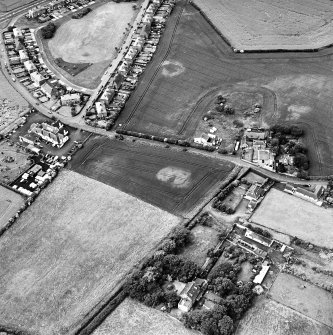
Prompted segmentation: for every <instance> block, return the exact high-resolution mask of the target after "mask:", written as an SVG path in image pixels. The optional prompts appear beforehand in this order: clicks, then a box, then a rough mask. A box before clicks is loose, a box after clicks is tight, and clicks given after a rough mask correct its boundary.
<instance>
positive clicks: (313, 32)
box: [195, 0, 333, 50]
mask: <svg viewBox="0 0 333 335" xmlns="http://www.w3.org/2000/svg"><path fill="white" fill-rule="evenodd" d="M195 3H196V4H197V5H198V6H199V7H200V8H201V9H202V11H203V12H204V13H205V15H206V16H207V17H208V18H209V19H210V21H211V22H212V24H213V25H214V26H215V27H216V28H217V29H218V30H219V31H220V32H221V33H222V35H223V36H225V38H226V39H227V40H228V41H229V43H230V44H231V45H232V46H233V47H234V48H236V49H238V50H302V49H315V48H321V47H324V46H326V45H330V44H332V43H333V38H332V32H333V20H332V4H331V3H330V1H329V0H321V1H313V0H305V1H304V0H295V1H292V2H290V1H287V0H278V1H273V0H268V1H261V0H250V1H245V0H237V1H232V0H227V1H219V0H195Z"/></svg>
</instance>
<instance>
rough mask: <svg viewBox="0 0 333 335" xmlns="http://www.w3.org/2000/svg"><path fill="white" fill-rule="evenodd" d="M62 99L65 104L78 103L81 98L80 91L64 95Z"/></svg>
mask: <svg viewBox="0 0 333 335" xmlns="http://www.w3.org/2000/svg"><path fill="white" fill-rule="evenodd" d="M60 100H61V104H62V105H63V106H70V105H74V104H78V103H79V102H80V100H81V97H80V94H79V93H72V94H65V95H62V96H61V98H60Z"/></svg>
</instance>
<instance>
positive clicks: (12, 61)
mask: <svg viewBox="0 0 333 335" xmlns="http://www.w3.org/2000/svg"><path fill="white" fill-rule="evenodd" d="M8 60H9V64H10V65H17V64H20V63H21V59H20V57H19V56H14V57H9V58H8Z"/></svg>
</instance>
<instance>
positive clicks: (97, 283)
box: [0, 170, 180, 335]
mask: <svg viewBox="0 0 333 335" xmlns="http://www.w3.org/2000/svg"><path fill="white" fill-rule="evenodd" d="M179 222H180V219H179V218H177V217H175V216H173V215H171V214H169V213H167V212H165V211H163V210H161V209H159V208H157V207H154V206H152V205H150V204H147V203H144V202H143V201H141V200H138V199H137V198H134V197H132V196H130V195H128V194H125V193H123V192H121V191H119V190H117V189H115V188H113V187H110V186H108V185H105V184H103V183H100V182H98V181H95V180H93V179H90V178H87V177H85V176H82V175H80V174H78V173H75V172H72V171H68V170H63V171H62V172H61V173H60V174H59V176H58V177H57V179H56V180H55V181H54V182H53V183H52V184H51V185H50V186H48V188H47V189H46V190H44V191H43V193H42V194H41V195H40V196H39V197H38V199H37V200H36V201H35V202H34V203H33V204H32V205H31V206H30V207H29V208H28V209H27V210H26V211H25V212H24V213H23V214H22V215H21V217H20V218H19V219H18V221H17V222H15V224H14V225H13V226H12V227H11V228H10V229H9V230H7V232H6V233H5V234H4V235H3V236H2V237H1V239H0V253H1V259H0V324H1V326H2V327H9V328H14V329H17V330H21V331H25V332H27V333H29V334H36V335H54V334H57V335H61V334H66V335H69V334H74V333H75V331H76V330H77V329H78V328H79V327H80V325H82V323H84V322H85V318H89V316H90V315H91V314H93V313H95V312H96V310H97V309H98V308H99V307H100V303H101V302H103V300H105V301H107V299H109V298H110V296H112V294H113V293H114V291H115V290H116V289H118V288H119V286H120V285H121V283H122V282H123V280H124V278H125V276H126V274H127V273H128V272H129V271H130V270H131V269H132V268H133V266H135V265H136V264H137V263H138V262H140V261H142V259H143V258H144V257H145V256H146V255H147V254H148V253H149V252H151V251H152V250H153V249H154V248H155V247H156V245H157V243H159V242H160V240H161V239H162V238H163V237H164V236H165V235H167V234H168V233H169V232H170V230H171V229H172V228H173V227H175V226H176V225H177V224H179Z"/></svg>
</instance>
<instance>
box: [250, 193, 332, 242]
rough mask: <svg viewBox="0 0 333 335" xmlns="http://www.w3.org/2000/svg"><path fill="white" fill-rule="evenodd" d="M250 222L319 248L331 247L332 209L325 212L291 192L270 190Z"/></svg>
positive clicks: (323, 209)
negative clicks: (297, 238) (290, 193)
mask: <svg viewBox="0 0 333 335" xmlns="http://www.w3.org/2000/svg"><path fill="white" fill-rule="evenodd" d="M251 220H252V221H253V222H255V223H258V224H260V225H262V226H266V227H268V228H272V229H274V230H277V231H279V232H281V233H285V234H289V235H291V236H297V237H299V238H301V239H303V240H305V241H308V242H311V243H314V244H316V245H320V246H325V247H328V248H331V247H332V239H333V229H332V223H333V209H332V208H329V209H325V208H323V207H319V206H316V205H314V204H312V203H310V202H308V201H305V200H302V199H300V198H297V197H295V196H293V195H289V194H288V193H285V192H282V191H279V190H277V189H271V190H270V191H269V192H268V194H267V195H266V197H265V199H264V200H263V202H262V203H261V204H260V205H259V207H258V208H257V209H256V211H255V212H254V214H253V216H252V217H251Z"/></svg>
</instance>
